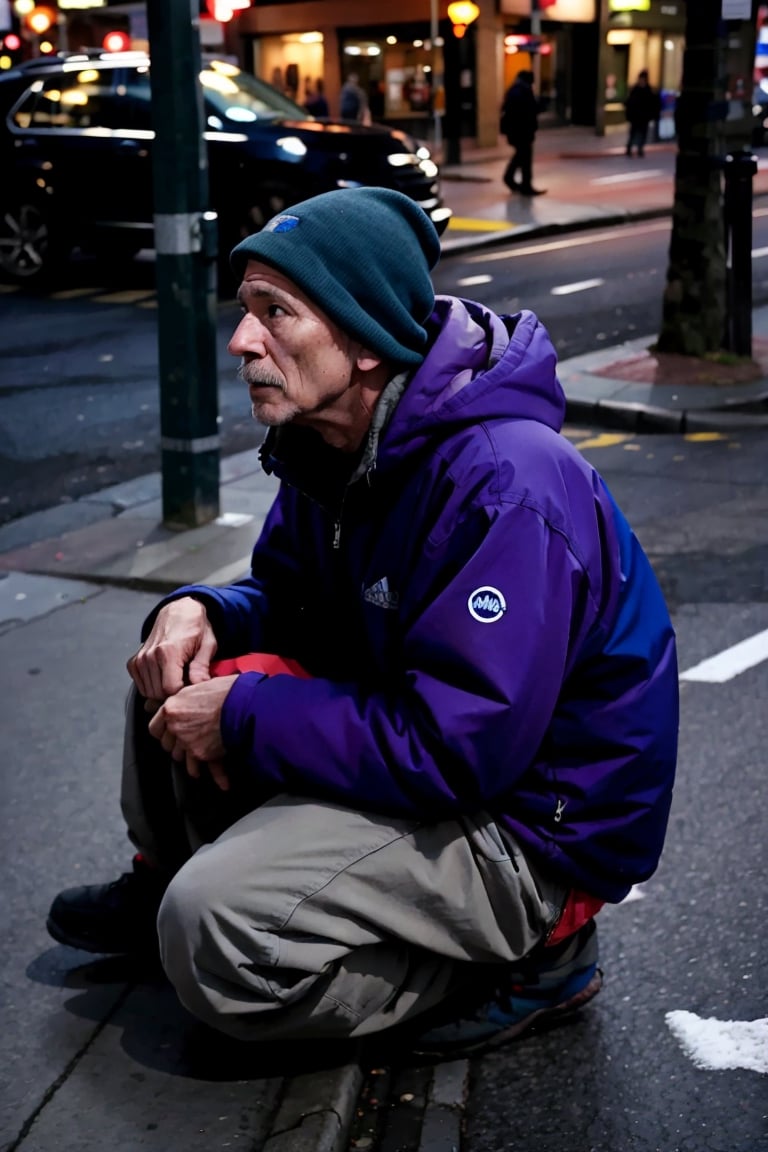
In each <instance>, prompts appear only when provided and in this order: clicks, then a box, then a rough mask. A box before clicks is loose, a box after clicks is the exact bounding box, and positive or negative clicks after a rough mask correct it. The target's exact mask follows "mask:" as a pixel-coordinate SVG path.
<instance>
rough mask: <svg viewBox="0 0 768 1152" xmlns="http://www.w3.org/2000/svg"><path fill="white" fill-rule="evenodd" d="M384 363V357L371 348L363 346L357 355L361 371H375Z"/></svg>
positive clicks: (357, 362)
mask: <svg viewBox="0 0 768 1152" xmlns="http://www.w3.org/2000/svg"><path fill="white" fill-rule="evenodd" d="M383 363H384V360H383V358H382V357H381V356H378V355H377V354H376V353H375V352H371V350H370V348H361V349H360V351H359V352H358V354H357V356H356V357H355V364H356V366H357V367H358V368H359V369H360V371H361V372H373V371H374V369H376V368H378V367H379V365H381V364H383Z"/></svg>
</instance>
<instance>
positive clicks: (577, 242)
mask: <svg viewBox="0 0 768 1152" xmlns="http://www.w3.org/2000/svg"><path fill="white" fill-rule="evenodd" d="M671 227H672V226H671V224H670V222H669V220H660V221H659V222H658V223H656V224H640V225H633V224H630V225H627V226H623V227H622V231H621V235H622V236H630V235H631V236H645V235H648V234H649V233H651V232H669V231H670V229H671ZM618 235H619V232H618V230H617V229H616V228H614V229H612V231H610V232H590V233H589V234H588V235H581V236H569V237H568V238H567V239H566V240H548V241H547V242H546V243H544V244H526V246H525V247H524V248H506V249H505V250H504V251H503V252H483V254H482V255H480V256H468V257H467V260H466V263H467V264H489V263H490V262H491V261H492V260H511V259H512V258H513V257H515V256H535V255H538V253H539V252H560V251H562V250H563V249H564V248H582V247H583V246H584V245H585V244H600V243H601V242H602V241H605V240H613V241H615V240H616V237H617V236H618Z"/></svg>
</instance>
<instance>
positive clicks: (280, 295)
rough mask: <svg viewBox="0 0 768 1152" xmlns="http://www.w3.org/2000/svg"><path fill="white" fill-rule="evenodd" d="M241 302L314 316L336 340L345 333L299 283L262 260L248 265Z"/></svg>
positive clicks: (250, 262) (240, 296)
mask: <svg viewBox="0 0 768 1152" xmlns="http://www.w3.org/2000/svg"><path fill="white" fill-rule="evenodd" d="M237 299H238V302H239V303H240V304H242V306H243V307H244V308H247V307H248V304H249V302H251V303H252V302H254V301H257V300H261V301H265V302H267V303H274V304H281V305H282V306H283V307H285V308H288V309H290V311H292V312H295V313H298V314H301V315H304V316H306V315H311V316H312V317H314V318H315V319H316V320H318V321H319V322H320V323H321V324H322V325H323V326H324V327H325V328H327V329H328V330H329V332H331V333H333V334H334V336H335V337H336V336H338V334H340V333H343V329H341V328H340V327H339V325H338V324H336V323H335V322H334V321H333V320H332V319H331V317H330V316H329V315H328V314H327V312H325V311H324V310H323V309H322V307H321V306H320V305H319V304H317V303H316V302H315V301H314V300H313V299H312V297H311V296H307V294H306V292H304V291H302V289H301V288H299V286H298V284H296V283H294V281H293V280H291V279H290V277H288V276H286V275H285V274H284V273H283V272H280V271H279V269H277V268H273V267H272V265H271V264H265V263H264V262H263V261H262V260H249V261H248V263H247V264H246V266H245V271H244V272H243V280H242V283H241V285H240V288H239V289H238V293H237Z"/></svg>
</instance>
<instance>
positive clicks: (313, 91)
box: [304, 79, 331, 117]
mask: <svg viewBox="0 0 768 1152" xmlns="http://www.w3.org/2000/svg"><path fill="white" fill-rule="evenodd" d="M304 107H305V108H306V110H307V112H309V114H310V116H326V117H327V116H330V114H331V112H330V109H329V107H328V101H327V100H326V98H325V90H324V85H323V81H322V80H320V79H318V80H316V81H315V87H314V88H311V87H309V88H308V90H307V91H306V92H305V94H304Z"/></svg>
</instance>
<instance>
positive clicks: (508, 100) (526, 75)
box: [499, 69, 545, 196]
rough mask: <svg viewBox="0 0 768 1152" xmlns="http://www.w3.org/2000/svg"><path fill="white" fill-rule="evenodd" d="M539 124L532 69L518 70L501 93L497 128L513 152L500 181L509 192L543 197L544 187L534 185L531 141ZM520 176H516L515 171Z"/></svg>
mask: <svg viewBox="0 0 768 1152" xmlns="http://www.w3.org/2000/svg"><path fill="white" fill-rule="evenodd" d="M538 125H539V113H538V105H537V102H536V97H535V95H534V92H533V72H529V71H527V70H526V69H523V70H522V71H521V72H518V74H517V77H516V78H515V82H514V84H512V85H511V86H510V87H509V88H508V89H507V92H506V95H505V96H504V102H503V104H502V106H501V120H500V123H499V127H500V129H501V132H502V134H503V135H504V136H506V138H507V142H508V143H509V144H511V145H512V147H513V148H514V152H513V153H512V157H511V159H510V161H509V163H508V164H507V167H506V169H505V170H504V176H503V180H504V183H505V184H506V186H507V188H509V190H510V192H519V193H520V194H521V195H522V196H542V195H543V194H544V192H545V189H544V188H534V186H533V142H534V139H535V137H536V131H537V129H538ZM518 171H519V173H520V179H519V180H518V179H517V173H518Z"/></svg>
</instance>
